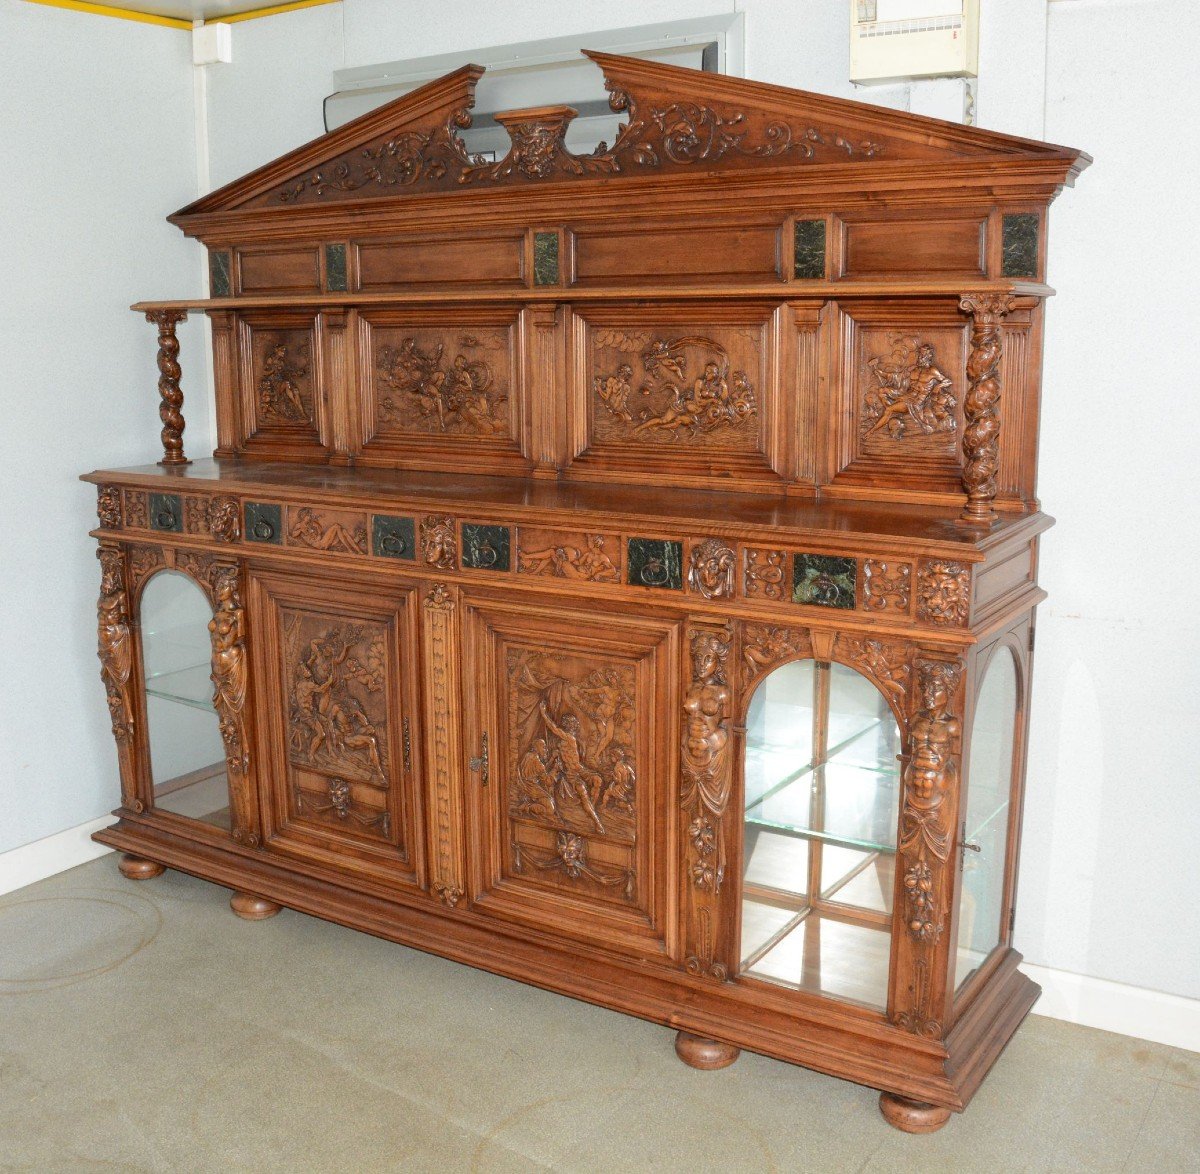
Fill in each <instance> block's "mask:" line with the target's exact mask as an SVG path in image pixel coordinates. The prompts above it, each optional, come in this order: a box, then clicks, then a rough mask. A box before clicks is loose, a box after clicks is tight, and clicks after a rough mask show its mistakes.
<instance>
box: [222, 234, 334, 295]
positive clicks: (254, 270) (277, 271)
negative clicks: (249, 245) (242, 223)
mask: <svg viewBox="0 0 1200 1174" xmlns="http://www.w3.org/2000/svg"><path fill="white" fill-rule="evenodd" d="M237 259H238V274H239V281H238V287H239V289H240V291H241V292H242V293H243V294H267V293H320V291H321V262H320V250H319V249H318V248H317V246H316V245H311V246H308V247H302V246H295V245H291V246H287V247H282V248H274V249H272V248H263V249H239V250H238V254H237Z"/></svg>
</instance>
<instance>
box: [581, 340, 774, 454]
mask: <svg viewBox="0 0 1200 1174" xmlns="http://www.w3.org/2000/svg"><path fill="white" fill-rule="evenodd" d="M763 349H764V348H763V331H762V328H760V327H755V326H724V327H722V326H716V325H711V324H709V325H703V326H691V327H689V326H674V327H669V328H644V329H639V328H616V327H595V328H593V329H592V331H591V334H590V358H591V372H592V374H591V383H590V389H589V416H590V419H591V438H592V443H593V444H632V445H646V444H653V445H680V444H682V445H686V446H689V447H701V448H722V449H728V450H733V451H741V452H758V451H759V449H760V444H759V439H758V437H759V413H760V409H761V405H760V402H759V397H760V394H761V386H762V382H763V377H764V362H763Z"/></svg>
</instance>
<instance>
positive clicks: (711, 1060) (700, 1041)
mask: <svg viewBox="0 0 1200 1174" xmlns="http://www.w3.org/2000/svg"><path fill="white" fill-rule="evenodd" d="M741 1054H742V1049H741V1048H735V1047H734V1046H733V1044H723V1043H721V1042H720V1041H719V1040H715V1039H705V1037H704V1036H702V1035H692V1033H691V1032H690V1031H681V1032H679V1033H677V1034H676V1036H675V1055H677V1056H678V1057H679V1058H680V1059H681V1060H682V1061H683V1062H684V1063H685V1064H687V1065H688V1066H689V1067H691V1068H699V1069H701V1071H704V1072H711V1071H713V1070H714V1069H716V1068H728V1067H729V1065H730V1064H732V1063H733V1062H734V1060H736V1059H737V1058H738V1056H740V1055H741Z"/></svg>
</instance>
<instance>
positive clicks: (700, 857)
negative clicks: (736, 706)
mask: <svg viewBox="0 0 1200 1174" xmlns="http://www.w3.org/2000/svg"><path fill="white" fill-rule="evenodd" d="M730 643H731V636H730V633H729V632H728V631H727V630H726V629H696V630H693V632H692V634H691V663H692V678H691V684H690V685H689V686H688V690H687V693H686V694H685V696H684V702H683V714H684V736H683V781H682V786H681V789H680V801H681V805H682V808H683V811H684V815H685V818H687V819H688V821H689V822H688V826H687V832H688V841H689V844H690V856H689V867H688V872H689V874H690V876H691V880H692V883H693V884H694V885H695V886H696V888H698V889H705V890H709V891H711V892H713V893H718V892H720V890H721V885H722V883H723V882H724V879H725V863H726V861H725V837H724V835H723V829H722V821H723V820H724V818H725V809H726V807H727V806H728V805H729V793H730V788H731V786H732V773H731V771H730V753H729V751H730V747H729V718H730V713H731V711H732V694H731V692H730V689H729V685H728V683H727V662H728V660H729V649H730Z"/></svg>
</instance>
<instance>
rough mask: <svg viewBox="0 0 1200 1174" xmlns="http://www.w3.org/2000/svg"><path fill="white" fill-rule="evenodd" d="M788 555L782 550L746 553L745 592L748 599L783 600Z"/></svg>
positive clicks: (748, 551) (749, 551) (748, 550)
mask: <svg viewBox="0 0 1200 1174" xmlns="http://www.w3.org/2000/svg"><path fill="white" fill-rule="evenodd" d="M786 563H787V555H786V554H784V553H783V551H782V550H750V549H747V551H746V574H745V580H744V590H745V592H746V598H747V599H754V598H756V597H757V596H759V595H761V596H763V597H764V598H765V599H782V598H783V576H784V568H785V566H786Z"/></svg>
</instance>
